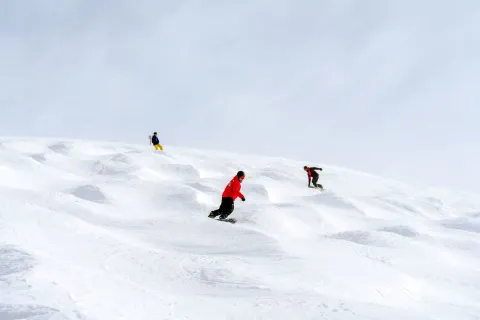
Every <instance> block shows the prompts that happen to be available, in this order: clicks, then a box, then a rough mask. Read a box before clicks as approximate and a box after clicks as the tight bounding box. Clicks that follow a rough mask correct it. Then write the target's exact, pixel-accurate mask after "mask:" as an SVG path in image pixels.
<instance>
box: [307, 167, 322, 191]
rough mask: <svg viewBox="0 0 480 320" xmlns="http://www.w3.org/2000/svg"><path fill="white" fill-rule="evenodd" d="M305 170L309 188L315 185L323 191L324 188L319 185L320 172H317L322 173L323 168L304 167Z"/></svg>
mask: <svg viewBox="0 0 480 320" xmlns="http://www.w3.org/2000/svg"><path fill="white" fill-rule="evenodd" d="M303 170H305V171H306V172H307V174H308V187H309V188H311V184H312V183H313V185H314V187H315V188H320V189H323V186H322V185H321V184H319V183H317V181H318V172H317V171H315V170H320V171H322V168H317V167H307V166H304V167H303Z"/></svg>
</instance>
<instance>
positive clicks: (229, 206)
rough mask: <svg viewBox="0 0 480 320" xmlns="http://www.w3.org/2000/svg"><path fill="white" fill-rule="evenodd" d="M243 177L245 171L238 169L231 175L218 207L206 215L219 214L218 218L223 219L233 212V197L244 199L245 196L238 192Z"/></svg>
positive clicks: (215, 215)
mask: <svg viewBox="0 0 480 320" xmlns="http://www.w3.org/2000/svg"><path fill="white" fill-rule="evenodd" d="M243 179H245V173H244V172H243V171H238V173H237V175H236V176H235V177H233V179H232V180H231V181H230V183H229V184H228V185H227V186H226V187H225V190H224V191H223V194H222V203H221V204H220V207H219V208H218V209H217V210H214V211H212V212H210V214H209V215H208V217H209V218H215V217H217V216H220V217H219V219H220V220H224V219H226V218H227V217H228V216H229V215H230V214H231V213H232V212H233V210H234V201H235V199H237V198H240V199H242V201H245V197H244V196H243V194H242V193H241V192H240V189H241V188H242V185H241V184H242V181H243Z"/></svg>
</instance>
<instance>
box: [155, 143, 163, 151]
mask: <svg viewBox="0 0 480 320" xmlns="http://www.w3.org/2000/svg"><path fill="white" fill-rule="evenodd" d="M154 147H155V150H163V146H162V145H161V144H160V143H158V144H156V145H154Z"/></svg>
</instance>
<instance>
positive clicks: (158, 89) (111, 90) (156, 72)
mask: <svg viewBox="0 0 480 320" xmlns="http://www.w3.org/2000/svg"><path fill="white" fill-rule="evenodd" d="M0 88H1V89H0V108H1V114H0V135H1V136H39V137H66V138H86V139H95V140H114V141H124V142H129V143H130V142H131V143H145V144H147V143H148V135H149V134H150V133H151V132H153V131H158V133H159V136H160V140H161V142H162V143H164V144H165V145H166V146H168V145H176V146H187V147H193V148H214V149H223V150H227V151H236V152H242V153H256V154H262V155H274V156H283V157H287V158H293V159H299V160H302V159H307V160H311V161H312V162H311V164H312V165H319V164H333V165H338V166H344V167H349V168H352V169H358V170H363V171H367V172H371V173H374V174H379V175H383V176H385V177H391V178H396V179H400V180H403V181H406V182H411V183H415V184H421V185H423V184H427V185H440V186H449V187H453V188H461V189H467V190H468V189H469V190H474V191H480V185H479V181H480V170H479V168H478V167H479V165H480V144H479V142H480V1H477V0H471V1H469V0H462V1H428V0H424V1H382V0H375V1H369V0H362V1H358V0H355V1H354V0H352V1H345V0H330V1H322V0H242V1H238V0H235V1H233V0H232V1H220V0H197V1H193V0H185V1H182V0H175V1H166V0H143V1H142V0H138V1H133V0H131V1H126V0H77V1H73V0H58V1H53V0H42V1H40V0H30V1H28V0H2V1H0Z"/></svg>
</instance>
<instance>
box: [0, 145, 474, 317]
mask: <svg viewBox="0 0 480 320" xmlns="http://www.w3.org/2000/svg"><path fill="white" fill-rule="evenodd" d="M305 164H309V165H316V166H322V167H323V168H324V171H322V173H321V178H320V182H321V183H322V184H323V185H324V186H325V187H326V188H327V190H326V191H325V192H320V191H318V190H314V189H309V188H307V178H306V175H305V173H304V171H303V170H302V167H303V165H305ZM238 170H244V171H245V172H246V180H245V181H244V183H243V188H242V191H243V193H244V194H245V196H246V200H247V201H246V202H241V201H237V202H236V204H235V205H236V210H235V212H234V213H233V214H232V217H235V218H237V219H238V222H237V224H235V225H232V224H228V223H221V222H216V221H213V220H211V219H209V218H207V215H208V213H209V212H210V211H211V210H213V209H216V208H217V207H218V205H219V202H220V195H221V192H222V191H223V188H224V186H225V184H226V183H228V181H229V180H230V179H231V177H232V176H233V175H234V174H235V173H236V172H237V171H238ZM0 280H1V281H0V319H102V320H104V319H135V320H137V319H209V320H212V319H341V320H344V319H382V320H383V319H389V320H393V319H399V320H400V319H401V320H404V319H455V320H460V319H480V199H479V197H478V196H476V195H468V194H461V193H458V194H452V193H448V192H445V191H434V190H420V189H414V188H412V187H409V186H407V185H403V184H400V183H398V182H394V181H389V180H385V179H382V178H379V177H375V176H371V175H368V174H363V173H359V172H353V171H350V170H346V169H342V168H336V167H330V166H324V165H323V164H321V163H306V162H298V161H291V160H288V159H278V158H266V157H260V156H249V155H234V154H228V153H221V152H214V151H211V150H189V149H182V148H174V147H170V146H167V148H166V151H165V152H164V153H162V152H155V151H153V150H152V148H151V147H149V146H135V145H124V144H118V143H107V142H87V141H70V140H41V139H1V140H0Z"/></svg>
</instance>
